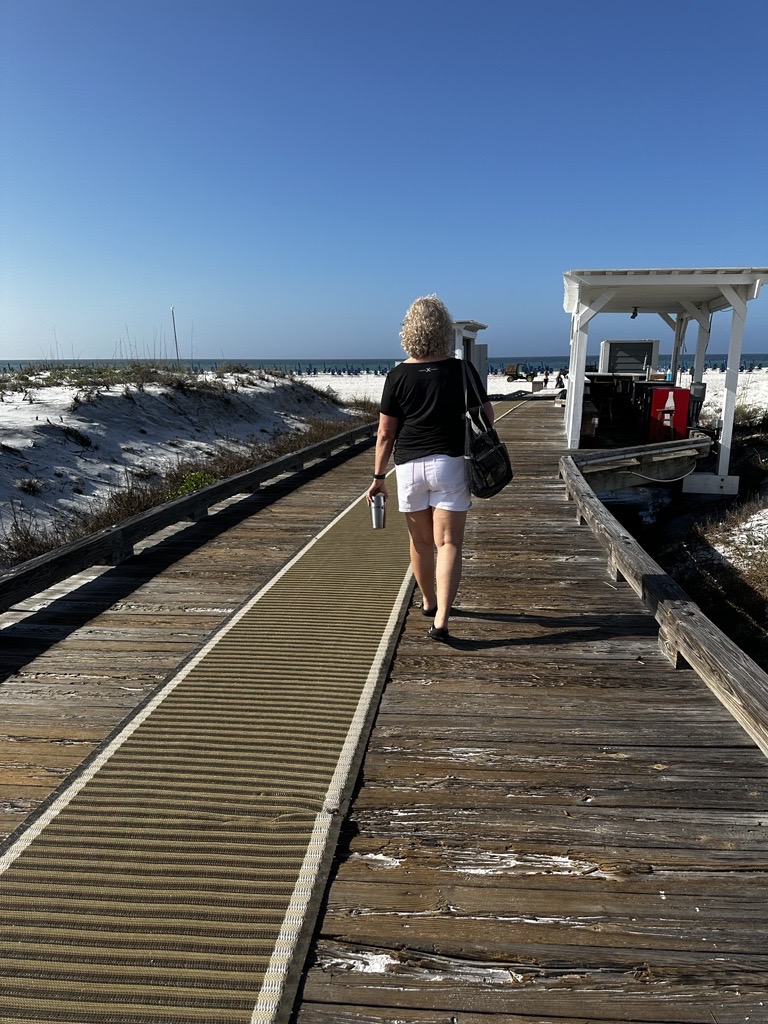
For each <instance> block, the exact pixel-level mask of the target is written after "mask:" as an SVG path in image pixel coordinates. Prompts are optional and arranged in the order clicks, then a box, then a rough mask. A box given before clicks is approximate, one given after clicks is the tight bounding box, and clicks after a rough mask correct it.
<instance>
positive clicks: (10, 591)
mask: <svg viewBox="0 0 768 1024" xmlns="http://www.w3.org/2000/svg"><path fill="white" fill-rule="evenodd" d="M375 434H376V424H375V423H366V424H363V425H362V426H359V427H354V428H353V429H352V430H348V431H346V432H345V433H343V434H338V435H337V436H336V437H331V438H329V439H327V440H325V441H319V442H318V443H317V444H313V445H309V446H308V447H306V448H301V449H299V450H298V451H295V452H290V453H289V454H288V455H283V456H281V457H280V458H279V459H273V460H272V461H271V462H265V463H263V464H262V465H260V466H256V467H254V469H248V470H246V471H245V472H243V473H237V474H236V475H235V476H231V477H228V478H227V479H226V480H220V481H218V483H215V484H211V485H210V486H209V487H204V488H202V489H201V490H199V491H195V492H194V493H193V494H186V495H184V496H183V497H181V498H175V499H174V500H173V501H168V502H165V504H163V505H158V506H157V507H156V508H152V509H149V511H147V512H140V513H139V514H138V515H135V516H131V517H130V518H128V519H123V520H122V521H121V522H119V523H116V524H115V525H114V526H110V527H108V528H107V529H105V530H99V532H98V533H94V534H92V535H91V536H89V537H84V538H82V539H81V540H77V541H73V542H72V543H71V544H65V545H63V546H62V547H60V548H56V549H55V550H54V551H49V552H47V553H46V554H44V555H39V556H38V557H37V558H32V559H30V560H29V561H27V562H23V563H22V564H21V565H18V566H16V567H15V568H13V569H11V570H9V571H8V572H6V573H4V574H3V575H1V576H0V612H2V611H5V610H6V609H8V608H10V607H11V606H12V605H14V604H17V603H18V602H19V601H23V600H24V599H25V598H27V597H31V596H32V595H33V594H39V593H40V592H41V591H43V590H45V589H46V588H47V587H50V586H53V584H55V583H60V582H61V581H62V580H65V579H67V578H68V577H70V576H73V575H74V574H75V573H78V572H82V571H83V570H84V569H88V568H90V567H91V566H94V565H116V564H117V563H118V562H121V561H122V560H123V559H125V558H128V557H130V555H132V554H133V547H134V544H136V543H137V542H138V541H141V540H144V539H145V538H147V537H150V536H152V534H154V533H157V532H158V531H159V530H162V529H164V528H165V527H167V526H172V525H173V524H175V523H178V522H182V521H183V520H192V521H194V520H197V519H201V518H202V517H203V516H204V515H206V514H207V512H208V509H209V508H210V507H211V506H212V505H215V504H217V503H218V502H220V501H224V500H225V499H226V498H231V497H232V496H233V495H235V494H248V493H251V492H253V491H256V490H258V489H259V487H261V486H262V485H263V484H265V483H266V482H267V481H269V480H274V479H275V478H276V477H278V476H282V475H283V474H285V473H292V472H296V471H297V470H301V469H303V468H304V467H305V466H308V465H309V464H310V463H313V462H318V461H319V460H322V459H327V458H329V457H330V456H331V455H332V454H333V453H334V452H336V451H338V450H339V449H341V448H345V447H349V448H352V447H354V446H356V445H363V444H364V443H365V442H369V441H370V440H371V439H373V438H374V436H375Z"/></svg>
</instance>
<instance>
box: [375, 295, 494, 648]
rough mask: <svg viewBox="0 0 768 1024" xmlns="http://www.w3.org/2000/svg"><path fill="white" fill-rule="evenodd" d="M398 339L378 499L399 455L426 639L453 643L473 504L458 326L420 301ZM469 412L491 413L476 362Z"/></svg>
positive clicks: (431, 300) (378, 465) (387, 387)
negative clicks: (400, 358)
mask: <svg viewBox="0 0 768 1024" xmlns="http://www.w3.org/2000/svg"><path fill="white" fill-rule="evenodd" d="M400 337H401V338H402V344H403V348H404V349H405V351H406V352H407V353H408V358H407V359H406V360H405V361H404V362H402V363H400V364H399V365H398V366H396V367H395V368H394V369H392V370H390V371H389V373H388V374H387V377H386V380H385V382H384V390H383V393H382V397H381V411H380V414H379V430H378V435H377V439H376V457H375V464H374V473H373V483H372V484H371V486H370V487H369V489H368V495H367V497H368V501H369V502H370V500H371V498H372V497H373V496H374V494H383V495H384V497H385V498H386V497H387V485H386V482H385V475H386V468H387V464H388V462H389V458H390V455H392V453H393V451H394V462H395V471H396V474H397V492H398V504H399V509H400V511H401V512H404V513H405V519H406V523H407V524H408V534H409V536H410V551H411V566H412V568H413V573H414V576H415V577H416V582H417V584H418V586H419V589H420V590H421V596H422V606H421V610H422V613H423V614H424V615H426V616H429V617H431V618H434V624H433V625H432V627H431V628H430V630H429V633H428V634H427V635H428V636H429V637H430V638H431V639H432V640H440V641H446V640H449V639H450V634H449V632H448V618H449V616H450V613H451V607H452V605H453V602H454V599H455V597H456V594H457V592H458V589H459V581H460V580H461V557H462V546H463V543H464V527H465V524H466V520H467V511H468V509H469V508H470V505H471V504H472V502H471V499H470V494H469V488H468V487H467V480H466V471H465V465H464V380H463V373H462V365H461V364H462V360H460V359H455V358H453V357H452V356H451V355H450V353H451V350H452V348H453V344H454V327H453V320H452V318H451V315H450V313H449V312H448V310H447V309H446V308H445V306H444V305H443V303H442V302H441V301H440V300H439V299H438V298H437V297H436V296H434V295H432V296H427V297H424V298H420V299H416V301H415V302H414V303H413V304H412V305H411V306H410V308H409V309H408V312H407V313H406V314H405V320H404V321H403V330H402V332H401V335H400ZM465 365H466V369H467V371H468V379H469V407H470V409H472V408H477V407H478V406H479V405H480V404H482V405H483V409H484V411H485V414H486V415H487V417H488V419H489V421H490V422H491V423H492V422H493V406H492V405H491V403H490V402H489V401H488V395H487V393H486V390H485V387H484V385H483V382H482V381H481V380H480V377H479V375H478V373H477V371H476V370H475V368H474V366H472V364H471V363H466V364H465Z"/></svg>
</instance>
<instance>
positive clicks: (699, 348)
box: [693, 316, 712, 384]
mask: <svg viewBox="0 0 768 1024" xmlns="http://www.w3.org/2000/svg"><path fill="white" fill-rule="evenodd" d="M711 324H712V317H711V316H708V317H705V318H702V319H700V320H699V330H698V333H697V335H696V358H695V360H694V363H693V381H694V383H695V384H701V382H702V381H703V380H704V363H705V362H706V360H707V349H708V348H709V336H710V333H711V330H712V327H711Z"/></svg>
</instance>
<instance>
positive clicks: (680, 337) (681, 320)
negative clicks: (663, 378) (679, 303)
mask: <svg viewBox="0 0 768 1024" xmlns="http://www.w3.org/2000/svg"><path fill="white" fill-rule="evenodd" d="M687 327H688V318H687V317H684V316H681V315H680V314H678V315H677V316H676V317H675V339H674V341H673V342H672V358H671V359H670V361H669V369H670V372H671V375H672V383H673V384H675V383H677V368H678V366H679V365H680V350H681V349H682V347H683V342H684V341H685V331H686V328H687Z"/></svg>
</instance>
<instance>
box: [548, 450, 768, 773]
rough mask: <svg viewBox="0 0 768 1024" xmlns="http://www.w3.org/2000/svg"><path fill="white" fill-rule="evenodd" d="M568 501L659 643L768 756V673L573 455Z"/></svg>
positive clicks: (564, 467) (564, 461)
mask: <svg viewBox="0 0 768 1024" xmlns="http://www.w3.org/2000/svg"><path fill="white" fill-rule="evenodd" d="M560 475H561V477H562V478H563V481H564V482H565V486H566V489H567V491H568V497H569V498H570V499H571V500H573V502H574V503H575V505H576V508H577V510H578V515H577V518H578V520H579V521H580V522H582V521H583V522H586V523H587V524H588V525H589V526H590V528H591V529H592V531H593V533H595V535H596V536H597V537H598V538H599V539H600V541H601V543H602V545H603V547H604V548H605V549H606V551H607V553H608V564H609V568H610V572H611V574H612V576H613V578H614V579H617V580H618V579H624V580H626V582H627V583H628V584H629V585H630V587H632V589H633V590H634V591H635V593H636V594H638V596H639V597H641V598H642V600H643V602H644V603H645V605H646V606H647V607H648V608H650V609H651V611H652V612H653V613H654V616H655V618H656V621H657V622H658V624H659V644H660V646H661V649H662V651H663V652H664V653H665V655H666V656H667V657H668V658H669V659H670V661H672V662H673V664H675V665H676V666H677V667H680V668H685V667H688V666H690V667H691V668H693V669H694V670H695V671H696V672H697V674H698V675H699V676H700V677H701V679H702V680H703V681H704V682H705V683H706V684H707V686H708V687H709V688H710V690H712V692H713V693H714V694H715V696H716V697H717V698H718V700H720V701H721V703H722V704H724V705H725V707H726V708H727V709H728V711H729V712H730V713H731V714H732V715H733V717H734V718H735V719H736V721H737V722H738V723H739V724H740V725H741V726H742V728H743V729H744V730H745V731H746V732H747V733H748V734H749V735H750V736H751V737H752V739H753V740H754V741H755V743H756V744H757V745H758V746H759V747H760V749H761V750H762V751H763V753H764V754H766V755H768V674H766V673H765V672H764V671H763V670H762V669H761V668H760V667H759V666H758V665H756V664H755V662H754V661H752V659H751V658H749V657H748V656H747V655H746V654H745V653H744V652H743V651H742V650H741V649H740V648H739V647H737V645H736V644H735V643H733V641H732V640H730V639H729V638H728V637H727V636H726V635H725V633H723V632H722V631H721V630H720V629H718V628H717V626H715V624H714V623H713V622H711V621H710V620H709V619H708V618H707V617H706V615H704V613H703V612H702V611H701V609H700V608H699V607H698V606H697V605H696V604H694V603H693V601H691V599H690V598H689V597H688V595H687V594H686V593H685V591H684V590H683V589H682V588H681V587H680V586H678V584H677V583H675V581H674V580H673V579H672V578H671V577H670V576H668V575H667V573H666V572H664V570H663V569H662V568H661V566H659V565H658V564H657V563H656V562H654V560H653V559H652V558H651V557H650V555H648V554H647V553H646V552H645V551H644V550H643V549H642V547H641V546H640V545H639V544H638V543H637V541H636V540H634V538H633V537H631V536H630V534H628V533H627V531H626V530H625V529H624V528H623V527H622V526H621V524H620V523H619V522H618V521H617V520H616V519H615V518H614V517H613V516H612V515H611V513H610V512H609V511H608V510H607V509H606V507H605V506H604V505H603V503H602V502H601V501H600V499H599V498H598V497H597V495H596V494H595V492H594V491H593V490H592V488H591V487H590V486H589V484H588V483H587V482H586V480H585V478H584V476H583V475H582V474H581V472H580V471H579V468H578V466H577V465H576V463H575V461H574V459H573V457H572V456H570V455H566V456H563V457H562V458H561V459H560Z"/></svg>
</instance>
